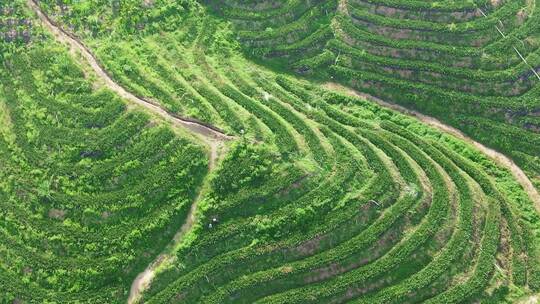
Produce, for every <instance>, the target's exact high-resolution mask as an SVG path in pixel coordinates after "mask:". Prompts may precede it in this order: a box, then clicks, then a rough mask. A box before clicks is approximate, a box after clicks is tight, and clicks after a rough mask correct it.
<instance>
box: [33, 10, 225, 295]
mask: <svg viewBox="0 0 540 304" xmlns="http://www.w3.org/2000/svg"><path fill="white" fill-rule="evenodd" d="M27 4H28V6H29V7H30V8H31V9H32V10H33V11H34V12H35V13H36V14H37V16H38V17H39V19H40V20H41V22H42V23H43V25H44V26H45V27H46V28H47V29H48V30H49V31H50V32H51V33H52V34H53V35H54V37H55V38H56V40H57V41H58V42H60V43H63V44H66V45H68V46H69V47H70V48H71V51H73V52H75V51H76V52H79V53H80V54H81V55H82V57H83V58H84V60H86V61H87V62H88V64H89V66H90V67H91V68H92V70H93V72H94V73H95V74H96V75H97V77H98V78H99V79H101V80H102V81H103V82H104V84H105V85H106V86H107V87H108V88H109V89H110V90H112V91H113V92H115V93H116V94H118V95H119V96H120V97H122V98H124V99H125V100H127V101H130V102H132V103H134V104H136V105H139V106H142V107H144V108H145V109H147V110H149V111H150V112H152V113H154V114H157V115H158V116H160V117H161V118H163V119H165V120H166V121H168V122H170V123H172V124H173V125H175V126H178V127H181V128H183V129H186V130H187V131H189V132H190V133H192V134H193V135H195V136H196V137H197V138H199V139H201V140H202V141H203V142H204V143H205V144H206V145H207V146H208V147H209V148H210V149H209V150H210V153H209V162H208V172H209V173H210V172H212V171H213V170H214V168H215V166H216V163H217V161H218V159H219V157H220V156H221V155H222V153H220V151H221V150H222V149H224V142H226V141H229V140H232V139H234V137H232V136H229V135H227V134H225V133H224V132H223V131H221V130H220V129H218V128H216V127H214V126H212V125H209V124H206V123H204V122H200V121H197V120H196V119H191V118H186V117H181V116H179V115H178V114H176V113H171V112H168V111H166V110H165V109H163V108H162V107H161V106H160V105H158V104H157V103H155V102H153V101H150V100H147V99H145V98H142V97H138V96H136V95H134V94H132V93H130V92H129V91H127V90H126V89H124V88H123V87H122V86H121V85H119V84H118V83H116V82H115V81H114V80H113V79H112V77H111V76H110V75H109V73H108V72H107V71H106V70H105V69H104V68H103V67H102V66H101V65H100V63H99V61H98V60H97V58H96V57H95V56H94V54H93V53H92V52H91V51H90V50H89V49H88V48H87V47H86V46H85V45H84V44H83V43H82V42H81V41H80V40H79V39H78V38H77V37H75V36H74V35H72V34H70V33H68V32H67V31H65V30H64V29H62V28H61V27H60V26H58V25H56V24H55V23H54V22H53V21H52V20H51V19H50V18H49V17H48V16H47V15H46V14H45V13H43V12H42V11H41V9H40V8H39V6H38V5H37V3H36V2H35V0H27ZM207 182H208V179H206V180H205V181H204V182H203V185H202V186H201V189H200V191H199V193H198V194H197V197H196V198H195V200H194V201H193V203H192V205H191V207H190V210H189V212H188V215H187V217H186V220H185V221H184V224H183V225H182V227H181V228H180V230H179V231H178V232H177V233H176V234H175V236H174V238H173V239H172V240H171V242H170V243H169V245H168V246H167V247H166V248H165V250H164V251H163V252H162V253H161V254H159V255H158V256H157V257H156V258H155V259H154V261H153V262H152V263H150V265H148V267H146V269H145V270H144V271H143V272H141V273H140V274H139V275H138V276H137V277H136V278H135V280H134V281H133V283H132V285H131V289H130V293H129V298H128V303H129V304H132V303H137V301H139V300H140V298H141V296H142V293H143V292H144V291H145V290H147V289H148V287H149V286H150V284H151V282H152V280H153V279H154V277H155V274H156V270H157V269H158V268H159V267H160V266H162V265H164V264H166V263H168V262H170V261H171V260H173V259H174V256H173V254H172V252H173V249H174V248H175V247H176V246H177V245H178V244H180V242H182V240H183V237H184V236H185V235H186V234H187V233H188V232H189V231H190V230H191V228H192V227H193V225H194V224H195V221H196V218H195V213H196V211H197V203H198V202H199V201H200V200H201V199H202V198H203V197H204V195H205V190H206V189H207Z"/></svg>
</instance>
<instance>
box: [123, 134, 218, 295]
mask: <svg viewBox="0 0 540 304" xmlns="http://www.w3.org/2000/svg"><path fill="white" fill-rule="evenodd" d="M220 149H223V146H222V145H221V144H216V145H212V146H211V150H210V158H209V162H208V172H209V173H210V172H212V171H213V170H214V169H215V166H216V163H217V162H218V160H219V157H220V155H223V153H220V151H219V150H220ZM207 182H208V178H207V179H206V180H205V182H204V183H203V185H202V186H201V189H200V191H199V193H198V194H197V197H196V198H195V200H194V201H193V203H192V204H191V208H190V209H189V212H188V215H187V217H186V220H185V221H184V224H183V225H182V227H181V228H180V230H179V231H178V232H177V233H176V234H175V235H174V238H173V239H172V241H171V242H170V243H169V245H168V246H167V247H166V248H165V250H164V251H163V252H162V253H161V254H160V255H158V256H157V257H156V259H154V261H153V262H152V263H150V265H148V267H146V269H145V270H144V271H143V272H141V273H139V275H137V277H136V278H135V280H133V283H132V284H131V289H130V291H129V297H128V301H127V303H128V304H135V303H138V302H139V300H140V299H141V297H142V295H143V293H144V291H146V290H147V289H148V288H149V287H150V284H151V283H152V280H153V279H154V277H155V276H156V271H157V269H158V268H159V267H161V266H163V265H165V264H167V263H170V262H171V261H174V255H173V253H174V250H173V249H174V248H175V247H176V246H177V245H179V244H180V243H181V242H182V240H183V237H184V236H185V235H186V234H187V233H188V232H189V231H190V230H191V228H192V227H193V225H194V224H195V220H196V217H195V212H196V211H197V203H198V202H199V201H200V200H201V199H202V198H203V197H204V195H205V193H206V192H205V189H207Z"/></svg>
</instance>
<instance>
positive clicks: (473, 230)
mask: <svg viewBox="0 0 540 304" xmlns="http://www.w3.org/2000/svg"><path fill="white" fill-rule="evenodd" d="M386 2H388V3H387V4H388V5H390V4H392V3H394V4H395V2H396V1H386ZM397 2H400V1H397ZM59 3H60V2H58V1H49V0H47V1H40V2H39V3H36V4H38V5H39V6H36V7H33V6H32V5H28V3H26V1H20V0H17V1H15V2H14V3H13V4H10V5H9V11H10V17H8V18H9V19H13V18H15V17H14V16H16V18H17V20H30V22H27V21H24V22H20V21H17V24H23V25H24V26H27V27H28V29H24V30H27V31H29V32H30V33H31V37H30V39H26V38H24V36H21V38H17V39H4V40H3V41H2V42H0V47H1V49H0V50H1V52H0V53H1V54H2V55H1V56H2V66H1V69H0V110H1V115H0V121H1V128H0V165H1V166H2V168H4V170H2V171H1V172H0V181H2V182H1V183H0V204H1V207H2V208H0V212H1V213H2V218H4V219H6V220H5V221H2V222H1V223H0V233H1V234H2V236H3V237H2V238H0V257H1V259H0V268H1V269H0V291H2V292H1V296H2V298H0V300H2V301H3V302H7V303H10V302H28V303H38V302H47V301H48V302H52V301H55V302H62V303H75V302H78V303H80V302H84V303H104V302H106V303H123V302H126V301H127V300H128V298H130V302H131V303H133V302H137V301H138V302H140V303H335V302H340V303H341V302H352V303H413V302H414V303H416V302H428V303H468V302H477V301H481V302H486V303H500V302H504V301H506V302H515V301H517V300H518V299H521V298H526V297H528V296H529V295H532V294H534V293H535V292H538V290H539V289H540V254H539V248H538V247H540V246H539V244H540V217H539V213H538V212H536V211H535V205H534V204H535V202H536V203H538V202H537V201H535V200H537V196H535V195H537V193H536V192H534V189H532V190H531V189H527V190H529V193H530V195H529V194H528V193H527V191H525V190H526V189H524V188H523V184H525V183H524V182H523V179H524V180H526V177H522V178H523V179H521V178H520V179H516V178H515V177H514V174H513V171H512V170H509V169H508V168H507V167H506V165H507V164H506V163H503V162H500V161H497V160H496V159H491V158H490V157H491V156H488V155H486V154H484V153H483V152H482V151H481V150H479V149H478V148H477V147H475V145H474V141H472V140H470V139H466V138H464V137H462V136H461V135H459V134H458V135H459V136H457V137H456V136H454V135H452V134H451V133H454V131H452V132H448V131H451V130H450V129H445V128H442V130H441V128H434V127H430V126H429V125H427V124H426V123H423V122H421V121H420V120H418V119H415V118H411V117H407V116H405V115H403V114H400V113H398V112H396V111H394V110H391V109H388V108H385V107H382V106H380V105H377V104H375V103H372V102H370V101H367V100H366V99H364V98H360V97H358V96H353V95H351V94H348V92H349V91H348V90H346V91H341V89H339V88H337V87H336V86H332V87H328V86H323V85H320V83H318V82H317V81H306V80H305V79H300V78H298V77H295V76H293V75H288V74H286V73H285V72H283V71H280V70H279V69H278V67H275V66H274V67H273V68H272V69H270V68H268V67H265V66H263V65H260V64H257V63H255V62H254V61H253V60H252V59H247V58H246V56H245V53H244V52H243V50H245V48H246V45H245V42H243V41H242V35H249V34H246V33H244V32H241V31H239V30H238V28H237V27H238V26H239V25H238V24H237V22H236V21H235V22H233V23H230V22H229V20H230V19H229V17H230V18H232V17H233V16H236V17H238V18H239V17H243V20H247V21H245V22H246V24H245V25H246V26H249V25H250V24H251V28H252V29H257V28H263V27H265V26H266V25H265V22H272V24H274V27H276V25H278V24H280V22H282V23H283V24H285V23H287V24H289V25H288V26H289V27H290V28H289V30H291V31H301V30H300V29H301V28H302V27H301V26H298V27H295V23H294V22H293V23H291V22H290V20H289V19H287V18H291V17H293V19H299V20H301V18H297V17H295V16H296V15H295V14H300V16H304V17H302V18H306V19H308V20H303V21H302V22H305V23H306V24H309V25H312V26H316V25H320V28H321V30H323V29H325V28H328V27H325V24H326V25H328V24H334V23H336V20H338V19H337V18H338V16H335V15H334V14H335V11H337V12H345V11H346V10H347V11H349V12H350V11H351V10H352V9H350V8H346V7H345V6H344V5H345V4H348V3H347V2H340V3H337V2H336V3H333V2H332V1H293V0H291V1H281V2H261V3H259V5H258V6H250V4H249V3H251V2H249V1H224V2H223V3H224V4H228V5H229V7H231V9H230V10H228V11H227V14H225V15H226V16H227V18H226V19H224V18H222V17H223V16H224V15H217V14H216V10H218V9H223V7H209V6H206V4H204V3H198V2H195V1H188V0H185V1H175V0H155V1H143V2H139V1H130V2H125V3H123V5H121V6H119V7H115V6H114V3H113V6H112V7H111V3H110V2H109V1H106V0H96V1H92V2H85V3H78V4H61V3H60V4H59ZM411 3H412V4H410V5H413V4H414V5H421V4H420V3H417V2H411ZM445 5H446V6H447V8H446V9H447V10H451V9H454V6H457V7H460V5H467V4H466V3H461V4H460V3H458V2H452V3H450V2H449V3H447V4H446V3H445V4H443V6H445ZM6 7H8V6H6ZM31 7H33V8H34V9H35V10H42V11H43V12H44V13H45V14H46V15H47V16H48V18H50V19H51V20H52V22H53V23H54V24H51V25H50V26H48V27H47V26H42V24H43V23H42V21H40V20H39V19H38V18H37V17H36V16H35V14H34V13H33V12H32V9H31ZM38 7H39V8H38ZM306 9H308V10H312V11H313V13H308V14H306V13H304V11H305V10H306ZM332 10H334V13H332ZM2 11H3V12H5V11H6V10H5V9H3V10H2ZM246 11H248V12H249V13H246ZM316 12H321V13H322V12H324V14H323V15H324V17H323V16H319V15H317V13H316ZM223 14H224V13H223ZM235 14H236V15H235ZM453 15H455V14H453ZM279 16H282V17H279ZM257 18H258V20H259V21H257V23H252V19H257ZM309 18H312V19H309ZM233 19H234V18H233ZM239 19H242V18H239ZM234 20H236V19H234ZM287 20H289V21H287ZM310 20H311V21H310ZM315 20H317V21H315ZM10 23H12V22H11V21H10ZM255 24H256V25H255ZM256 26H257V27H256ZM56 27H58V28H61V29H63V30H64V31H65V32H66V33H68V34H70V35H73V37H72V39H75V40H76V41H78V42H73V41H72V42H70V43H69V44H70V45H71V46H72V48H71V49H68V48H65V47H63V46H62V44H61V43H64V42H65V41H68V40H69V39H68V40H66V39H61V37H62V36H61V35H56V36H53V35H51V33H50V32H49V30H51V29H53V30H55V29H56ZM330 29H331V30H332V31H333V30H334V29H335V28H334V26H332V27H330ZM24 30H23V29H17V30H16V31H17V33H22V31H24ZM274 31H275V30H265V31H264V32H265V33H267V34H264V35H269V36H272V35H273V32H274ZM254 32H257V31H254ZM253 35H255V34H253ZM317 35H319V34H317ZM320 35H321V37H326V36H325V35H326V34H324V35H323V33H321V34H320ZM331 35H332V36H333V35H334V33H331ZM4 37H5V36H4ZM284 37H285V36H284ZM55 39H56V40H55ZM287 39H293V38H292V36H289V38H287ZM320 39H321V40H320V41H325V43H323V44H321V47H323V48H324V49H320V50H319V49H318V48H313V49H312V50H313V54H310V53H309V52H307V51H306V52H305V54H299V55H302V57H303V56H311V55H313V56H317V54H318V52H319V51H321V50H322V53H321V54H323V55H322V56H324V57H326V56H328V55H331V54H330V50H329V49H327V47H328V45H329V44H327V42H328V41H326V40H325V39H326V38H320ZM73 43H75V44H78V45H79V46H77V45H74V44H73ZM242 43H244V44H242ZM273 45H275V46H277V45H278V43H277V42H275V41H274V43H273ZM290 45H293V44H292V43H290ZM73 46H75V47H73ZM81 46H84V47H85V48H87V50H86V51H87V52H88V54H83V55H80V54H77V52H78V51H77V49H79V51H80V47H81ZM251 48H253V49H256V48H255V47H253V46H251ZM332 53H334V52H333V51H332ZM338 54H339V52H338ZM344 56H345V55H344V54H343V53H342V55H340V57H341V58H342V59H339V60H335V59H333V60H330V62H336V63H340V62H341V60H343V57H344ZM92 58H93V59H92ZM92 60H94V61H95V62H94V63H95V64H94V66H92V65H90V64H89V61H90V63H92V62H93V61H92ZM291 60H293V59H292V57H291ZM299 60H302V59H299ZM352 60H353V59H352V58H351V62H352ZM323 61H324V60H323ZM346 61H348V60H346ZM274 64H275V63H272V64H270V65H274ZM302 64H305V61H304V63H301V65H302ZM301 65H297V66H296V67H297V68H298V67H301ZM95 66H98V68H96V67H95ZM317 66H318V67H320V69H319V68H317V71H322V72H321V73H322V74H325V73H327V72H328V73H333V72H331V71H337V70H339V69H344V68H345V67H343V66H337V65H333V66H332V67H329V69H328V70H325V69H326V68H323V66H324V65H317ZM347 68H351V67H347ZM100 70H101V71H103V73H100ZM301 70H303V71H307V69H306V68H305V67H303V68H301ZM325 71H326V72H325ZM354 73H356V72H354ZM331 75H332V74H326V75H318V77H331ZM355 79H361V78H355ZM319 80H320V78H319ZM323 80H326V79H324V78H323ZM340 80H341V79H340ZM110 82H112V83H113V84H114V85H111V83H110ZM411 82H412V81H411ZM416 82H419V81H416ZM344 83H345V82H344ZM350 84H352V83H350ZM111 87H118V88H117V89H113V90H112V91H111V90H110V89H109V88H111ZM396 88H398V87H394V90H396V92H397V90H398V89H396ZM399 88H401V87H399ZM122 92H125V93H122ZM368 92H369V90H368ZM118 93H120V95H118ZM464 94H465V93H464ZM401 96H402V97H403V98H406V96H407V94H406V93H403V92H402V93H401ZM141 101H142V103H141ZM145 103H150V104H151V105H152V107H151V110H149V108H148V107H146V106H145ZM141 105H142V107H141ZM175 117H176V118H178V117H180V118H182V119H184V120H186V119H187V120H189V121H195V122H197V123H200V125H201V126H203V127H207V128H209V129H210V130H214V131H215V130H223V132H224V133H226V134H227V136H226V138H227V139H230V140H227V141H223V142H221V143H220V147H221V150H220V151H221V153H222V154H221V156H220V157H219V158H218V157H217V156H216V154H215V153H217V150H216V147H215V146H214V148H212V147H213V145H212V144H211V142H212V141H211V140H210V142H209V139H208V138H207V137H206V135H207V133H206V132H203V134H201V132H197V131H196V130H195V132H193V131H194V130H192V129H190V128H186V125H184V124H181V123H180V124H177V123H174V121H175ZM426 121H427V120H426ZM439 127H440V126H439ZM443 127H444V126H443ZM198 130H199V129H198ZM209 132H212V131H209ZM520 132H521V131H520ZM456 134H457V133H456ZM201 135H202V137H201ZM220 136H221V135H220ZM205 138H206V139H205ZM210 138H212V136H210ZM209 143H210V144H209ZM482 149H483V148H482ZM212 151H213V152H212ZM484 151H487V150H484ZM529 172H531V171H529ZM529 185H530V184H529ZM175 234H176V236H175ZM149 265H150V266H149ZM145 269H146V270H147V271H148V270H150V271H151V276H150V277H151V278H152V279H151V280H147V281H145V282H144V283H146V284H142V285H140V286H139V287H140V288H136V290H137V291H136V292H135V293H133V292H132V293H131V297H130V290H133V289H132V284H133V283H134V280H135V279H136V277H138V275H139V274H140V273H142V272H143V271H145ZM143 277H144V276H143ZM139 278H140V276H139ZM135 282H137V280H135ZM135 285H137V284H135Z"/></svg>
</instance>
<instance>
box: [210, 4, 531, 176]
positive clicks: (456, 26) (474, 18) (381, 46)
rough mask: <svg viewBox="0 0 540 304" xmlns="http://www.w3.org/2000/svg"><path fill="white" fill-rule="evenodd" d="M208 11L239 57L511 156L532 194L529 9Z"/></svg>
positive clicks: (220, 7)
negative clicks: (311, 78)
mask: <svg viewBox="0 0 540 304" xmlns="http://www.w3.org/2000/svg"><path fill="white" fill-rule="evenodd" d="M207 3H208V5H209V6H211V7H212V8H213V11H214V12H215V14H216V15H218V16H221V17H222V18H224V19H226V20H229V21H231V22H232V23H233V24H234V25H235V29H236V33H237V36H238V39H239V41H241V42H242V45H243V46H244V51H245V52H246V53H247V54H249V55H251V56H254V57H256V58H262V59H263V61H266V62H267V63H268V62H269V63H270V64H271V65H277V66H282V67H283V66H286V67H287V68H288V69H290V70H294V71H296V72H297V73H299V74H316V75H317V76H319V77H318V78H319V79H323V80H326V81H329V80H332V81H335V80H338V81H339V82H341V83H343V84H346V85H348V86H350V87H353V88H356V89H358V90H361V91H362V92H368V93H371V94H372V95H375V96H377V97H380V98H383V99H385V100H388V101H392V102H395V103H399V104H401V105H404V106H406V107H409V108H411V109H416V110H419V111H421V112H422V113H426V114H429V115H432V116H435V117H437V118H439V119H441V120H443V121H445V122H447V123H449V124H451V125H453V126H455V127H457V128H459V129H461V130H462V131H464V132H466V133H467V134H469V135H470V136H472V137H474V138H476V139H478V140H480V141H481V142H483V143H485V144H487V145H489V146H491V147H494V148H496V149H498V150H500V151H504V153H506V154H508V155H510V156H512V157H513V158H514V159H515V160H516V161H517V162H518V163H519V164H520V165H521V166H522V167H524V168H525V169H527V171H528V172H529V173H530V176H531V177H532V178H534V179H536V183H537V185H538V184H539V182H540V180H539V178H538V177H539V176H540V166H539V164H540V161H539V157H540V148H538V147H540V118H539V117H540V116H539V115H540V91H539V90H540V75H539V74H538V73H539V71H540V56H539V46H540V40H539V39H540V25H539V24H540V22H539V20H540V19H539V18H540V17H539V16H540V14H538V10H539V8H538V5H537V2H536V1H535V0H517V1H437V2H434V1H403V0H391V1H388V0H339V1H295V0H290V1H256V2H255V1H238V0H227V1H219V2H216V1H207ZM494 133H495V134H496V135H494Z"/></svg>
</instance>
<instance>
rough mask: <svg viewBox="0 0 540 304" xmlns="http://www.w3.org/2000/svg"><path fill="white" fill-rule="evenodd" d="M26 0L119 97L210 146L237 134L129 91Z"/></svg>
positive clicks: (73, 38)
mask: <svg viewBox="0 0 540 304" xmlns="http://www.w3.org/2000/svg"><path fill="white" fill-rule="evenodd" d="M27 4H28V6H29V7H30V8H31V9H32V10H33V11H34V12H35V13H36V14H37V16H38V17H39V19H40V20H41V22H42V23H43V25H44V26H45V27H46V28H47V29H48V30H50V31H51V32H52V33H53V35H54V37H55V38H56V39H57V40H58V41H59V42H61V43H63V44H67V45H69V46H70V47H71V49H72V50H76V51H78V52H79V53H80V54H81V55H82V56H83V57H84V59H85V60H86V61H87V62H88V64H89V65H90V67H91V68H92V70H93V71H94V72H95V74H96V75H97V76H98V77H99V78H100V79H101V80H103V81H104V83H105V85H106V86H107V87H108V88H109V89H110V90H112V91H114V92H115V93H116V94H118V95H119V96H120V97H122V98H124V99H126V100H128V101H130V102H132V103H134V104H137V105H140V106H142V107H145V108H146V109H148V110H150V111H151V112H152V113H154V114H157V115H159V116H161V117H162V118H164V119H165V120H167V121H169V122H172V123H173V124H175V125H177V126H180V127H182V128H184V129H186V130H188V131H190V132H191V133H193V134H195V135H196V136H198V137H199V138H201V139H202V140H203V141H205V142H206V143H207V144H210V145H211V146H212V145H213V144H214V143H215V142H222V141H227V140H231V139H233V138H234V137H232V136H229V135H227V134H225V133H224V132H223V131H221V130H220V129H218V128H216V127H214V126H212V125H209V124H206V123H204V122H201V121H197V120H196V119H192V118H186V117H181V116H180V115H178V114H176V113H171V112H168V111H166V110H165V109H163V108H162V107H161V106H159V105H158V104H157V103H155V102H153V101H150V100H147V99H145V98H142V97H138V96H136V95H134V94H132V93H130V92H129V91H127V90H126V89H124V88H123V87H122V86H121V85H119V84H118V83H116V82H115V81H114V80H113V79H112V77H111V76H110V75H109V73H108V72H107V71H106V70H105V69H104V68H103V67H102V66H101V65H100V63H99V61H98V59H97V58H96V57H95V56H94V54H93V53H92V52H91V51H90V50H89V49H88V48H87V47H86V46H85V45H84V44H83V43H82V42H81V41H80V40H79V39H78V38H77V37H75V36H74V35H72V34H70V33H68V32H67V31H65V30H64V29H62V28H61V27H60V26H58V25H56V24H55V23H54V22H53V21H52V20H51V19H50V18H49V17H48V16H47V15H46V14H45V13H43V11H41V8H40V7H39V6H38V5H37V3H36V2H35V0H27Z"/></svg>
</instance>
